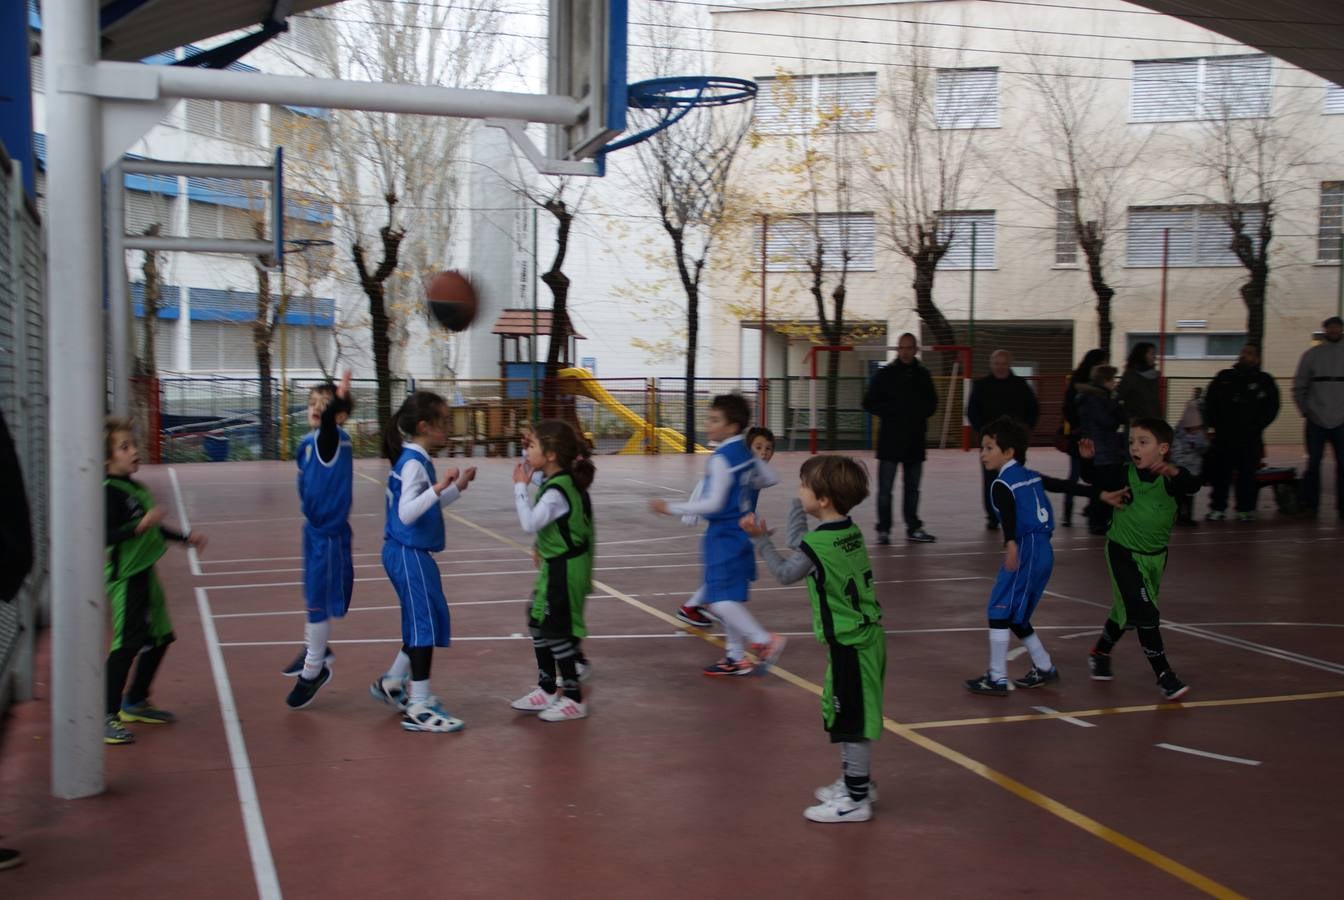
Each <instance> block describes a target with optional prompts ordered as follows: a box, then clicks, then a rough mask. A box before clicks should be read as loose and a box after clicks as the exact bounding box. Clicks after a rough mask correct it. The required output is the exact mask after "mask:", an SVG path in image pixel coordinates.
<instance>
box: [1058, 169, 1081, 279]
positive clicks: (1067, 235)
mask: <svg viewBox="0 0 1344 900" xmlns="http://www.w3.org/2000/svg"><path fill="white" fill-rule="evenodd" d="M1077 202H1078V191H1077V190H1075V189H1073V188H1065V189H1062V190H1057V191H1055V265H1057V266H1076V265H1077V264H1078V229H1077V225H1076V222H1077V218H1076V216H1075V214H1074V208H1075V205H1076V204H1077Z"/></svg>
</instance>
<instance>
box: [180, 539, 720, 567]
mask: <svg viewBox="0 0 1344 900" xmlns="http://www.w3.org/2000/svg"><path fill="white" fill-rule="evenodd" d="M684 537H695V538H699V537H700V535H699V534H693V535H680V534H674V535H670V536H667V537H656V538H633V539H631V540H628V541H603V542H602V546H603V547H610V546H612V545H613V544H647V543H652V542H654V541H675V540H680V539H682V538H684ZM690 552H691V553H698V552H699V551H698V550H693V551H690ZM439 553H440V554H441V555H442V554H450V553H473V554H480V553H498V554H500V555H501V556H504V555H507V554H514V555H516V554H517V551H516V550H514V549H512V548H510V547H463V548H451V549H447V550H440V551H439ZM350 555H351V557H360V556H382V553H381V552H369V553H352V554H350ZM628 555H629V556H648V555H651V554H645V553H632V554H628ZM667 555H671V556H680V555H681V554H667ZM302 559H303V557H302V556H240V557H237V558H235V559H203V560H201V565H203V566H219V565H224V564H226V563H249V562H292V561H294V560H302ZM294 571H296V572H297V571H301V570H299V569H295V570H294ZM216 574H221V575H228V574H230V573H228V572H220V573H216Z"/></svg>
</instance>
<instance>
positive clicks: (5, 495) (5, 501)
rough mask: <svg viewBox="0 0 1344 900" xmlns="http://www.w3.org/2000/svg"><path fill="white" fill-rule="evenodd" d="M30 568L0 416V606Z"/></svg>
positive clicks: (2, 856) (5, 861)
mask: <svg viewBox="0 0 1344 900" xmlns="http://www.w3.org/2000/svg"><path fill="white" fill-rule="evenodd" d="M32 568H33V525H32V519H31V517H30V516H29V511H28V495H27V493H26V492H25V491H24V489H23V472H22V471H21V470H20V469H19V457H18V454H17V453H16V452H15V450H14V442H13V441H12V440H10V437H9V428H8V426H6V425H5V417H4V416H3V415H0V603H9V602H11V601H13V600H14V598H15V597H17V596H18V595H19V589H20V588H22V587H23V581H24V579H25V578H27V577H28V572H29V571H30V570H31V569H32ZM22 863H23V854H22V853H21V852H19V851H18V850H13V849H11V848H9V847H0V869H12V868H14V867H15V866H18V865H22Z"/></svg>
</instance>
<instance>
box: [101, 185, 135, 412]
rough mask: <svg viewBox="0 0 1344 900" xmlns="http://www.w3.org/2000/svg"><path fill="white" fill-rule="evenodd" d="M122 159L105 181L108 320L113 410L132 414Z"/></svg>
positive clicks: (129, 321)
mask: <svg viewBox="0 0 1344 900" xmlns="http://www.w3.org/2000/svg"><path fill="white" fill-rule="evenodd" d="M125 181H126V179H125V176H124V175H123V174H122V168H121V163H120V162H116V163H113V164H112V166H111V168H109V169H108V170H107V178H106V180H104V182H103V197H104V203H105V209H106V211H107V223H106V225H107V324H108V329H107V332H108V341H107V345H108V349H109V350H110V352H111V359H109V360H108V363H109V364H110V365H111V368H112V413H113V414H114V415H118V416H128V415H130V414H131V397H130V391H131V355H132V354H131V339H132V338H131V330H132V329H131V321H132V317H131V303H130V299H129V294H130V288H129V286H128V285H127V283H126V280H127V275H126V244H125V241H126V188H125Z"/></svg>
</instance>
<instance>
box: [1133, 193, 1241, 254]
mask: <svg viewBox="0 0 1344 900" xmlns="http://www.w3.org/2000/svg"><path fill="white" fill-rule="evenodd" d="M1226 209H1227V208H1226V207H1223V206H1161V207H1141V206H1132V207H1130V209H1129V223H1128V228H1127V229H1126V234H1125V237H1126V245H1125V265H1127V266H1131V267H1136V268H1146V267H1153V266H1160V265H1162V240H1163V233H1164V232H1166V234H1167V235H1168V246H1167V265H1169V266H1184V267H1190V266H1239V265H1241V261H1240V260H1238V259H1237V256H1236V254H1235V253H1233V252H1232V246H1231V245H1232V229H1231V228H1229V227H1228V224H1227V211H1226ZM1241 211H1242V213H1243V215H1244V216H1245V233H1246V234H1247V235H1248V236H1250V238H1251V240H1252V241H1253V242H1258V240H1259V238H1258V232H1259V230H1260V223H1261V222H1262V221H1264V210H1263V209H1262V208H1261V207H1258V206H1242V207H1241Z"/></svg>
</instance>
